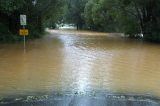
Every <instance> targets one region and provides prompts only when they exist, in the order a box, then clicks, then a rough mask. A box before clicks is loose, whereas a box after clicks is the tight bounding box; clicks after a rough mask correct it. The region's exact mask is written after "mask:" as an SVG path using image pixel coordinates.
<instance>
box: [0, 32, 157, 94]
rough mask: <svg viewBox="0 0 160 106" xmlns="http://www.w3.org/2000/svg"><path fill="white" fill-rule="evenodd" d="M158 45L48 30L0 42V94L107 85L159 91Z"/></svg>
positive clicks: (81, 89)
mask: <svg viewBox="0 0 160 106" xmlns="http://www.w3.org/2000/svg"><path fill="white" fill-rule="evenodd" d="M159 54H160V46H159V45H158V44H151V43H145V42H142V41H137V40H129V39H124V38H121V37H119V34H108V33H98V32H87V31H73V30H50V31H49V34H48V35H46V36H45V37H44V38H43V39H39V40H34V41H29V42H27V45H26V52H25V53H24V50H23V43H16V44H1V45H0V96H8V95H24V94H33V93H37V92H39V93H52V92H66V91H67V92H71V93H75V92H78V93H87V92H94V91H95V92H96V91H106V92H112V93H129V94H142V95H154V96H160V62H159V61H160V55H159Z"/></svg>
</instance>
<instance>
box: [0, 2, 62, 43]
mask: <svg viewBox="0 0 160 106" xmlns="http://www.w3.org/2000/svg"><path fill="white" fill-rule="evenodd" d="M62 3H63V0H0V41H1V42H10V41H20V40H21V39H22V37H20V36H19V35H18V34H19V29H20V28H22V26H20V14H26V15H27V26H26V28H28V29H29V35H30V36H28V37H27V38H28V39H34V38H39V37H41V36H42V35H43V33H44V28H45V26H49V25H51V23H55V21H56V20H57V18H58V17H59V15H58V14H59V13H60V11H61V7H62ZM52 25H53V24H52Z"/></svg>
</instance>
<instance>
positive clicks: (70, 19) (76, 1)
mask: <svg viewBox="0 0 160 106" xmlns="http://www.w3.org/2000/svg"><path fill="white" fill-rule="evenodd" d="M86 2H87V0H67V5H66V11H65V13H66V14H65V19H64V20H65V22H67V23H73V24H75V25H76V26H77V29H82V28H83V27H84V24H85V23H84V16H83V13H84V8H85V4H86Z"/></svg>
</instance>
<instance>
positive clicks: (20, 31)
mask: <svg viewBox="0 0 160 106" xmlns="http://www.w3.org/2000/svg"><path fill="white" fill-rule="evenodd" d="M28 34H29V32H28V29H20V30H19V35H22V36H28Z"/></svg>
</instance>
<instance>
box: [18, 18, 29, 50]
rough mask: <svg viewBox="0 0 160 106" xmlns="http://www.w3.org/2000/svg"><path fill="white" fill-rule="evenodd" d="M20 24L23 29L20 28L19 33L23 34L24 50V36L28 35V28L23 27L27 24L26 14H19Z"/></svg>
mask: <svg viewBox="0 0 160 106" xmlns="http://www.w3.org/2000/svg"><path fill="white" fill-rule="evenodd" d="M20 24H21V26H23V29H20V31H19V33H20V35H22V36H23V39H24V51H25V49H26V36H27V35H28V29H26V28H25V26H26V25H27V16H26V15H20Z"/></svg>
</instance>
